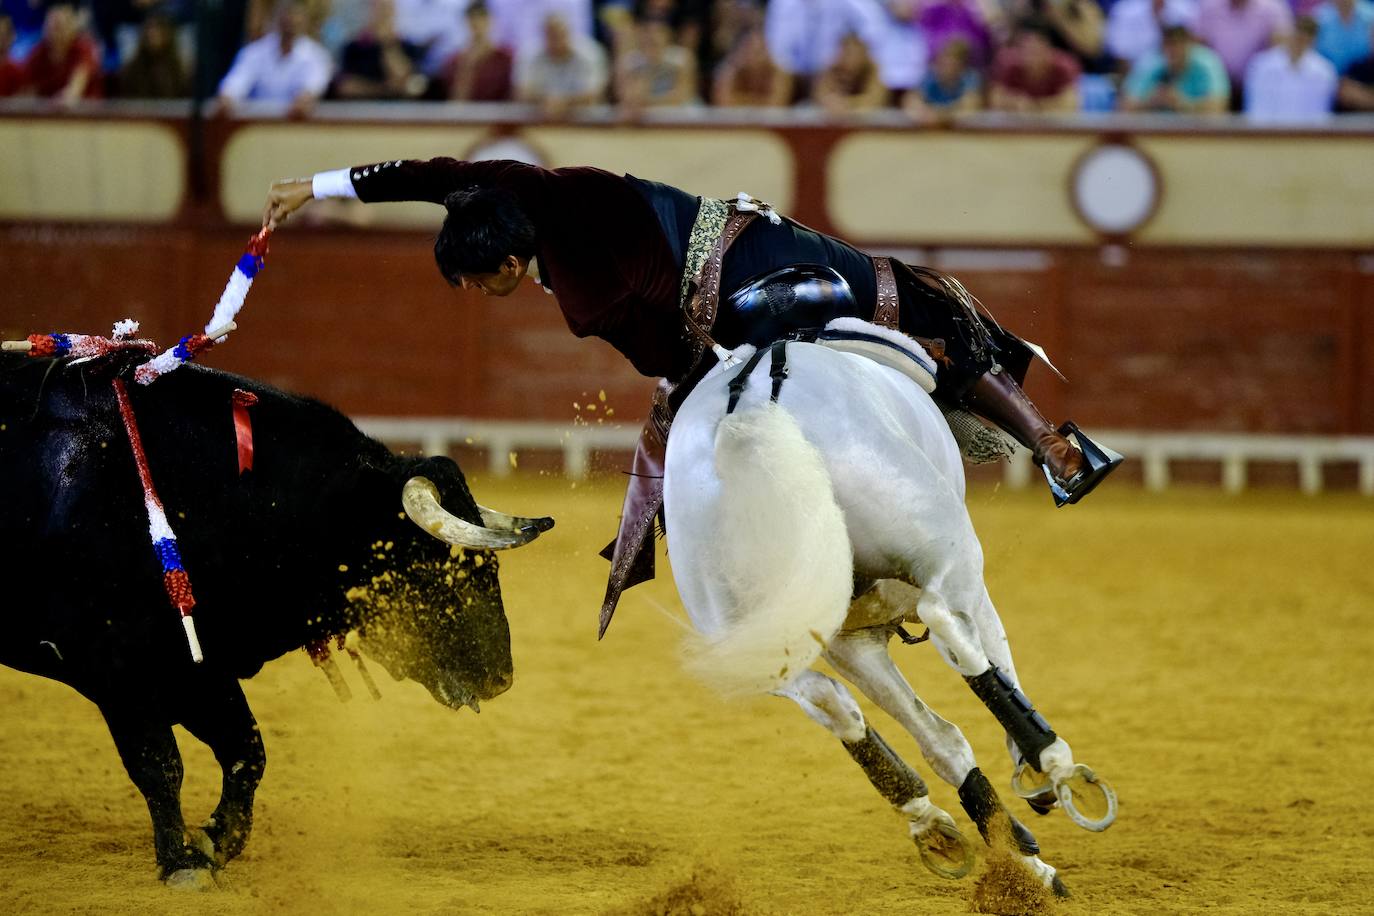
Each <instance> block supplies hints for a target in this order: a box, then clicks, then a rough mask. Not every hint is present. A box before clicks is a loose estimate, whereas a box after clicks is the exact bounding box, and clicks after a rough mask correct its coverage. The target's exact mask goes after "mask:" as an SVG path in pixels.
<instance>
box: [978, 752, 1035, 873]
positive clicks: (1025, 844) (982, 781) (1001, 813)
mask: <svg viewBox="0 0 1374 916" xmlns="http://www.w3.org/2000/svg"><path fill="white" fill-rule="evenodd" d="M959 803H960V804H961V805H963V806H964V813H965V814H967V815H968V816H969V820H971V821H973V823H975V824H976V825H978V832H979V833H980V834H982V836H983V842H985V843H987V844H988V845H992V836H991V826H992V824H993V822H994V821H996V820H999V819H1001V818H1006V824H1007V826H1008V828H1009V829H1010V830H1011V840H1012V842H1014V843H1015V844H1016V848H1017V849H1018V850H1020V852H1021V855H1023V856H1038V855H1040V844H1039V843H1037V842H1036V841H1035V834H1033V833H1031V832H1030V830H1028V829H1026V826H1025V825H1024V824H1022V823H1021V822H1020V821H1018V820H1017V819H1016V818H1014V817H1012V816H1011V814H1010V813H1008V812H1007V809H1006V808H1005V807H1003V805H1002V801H1001V799H999V798H998V797H997V792H996V791H994V790H993V788H992V783H990V782H988V778H987V777H986V776H984V775H983V771H982V770H980V769H978V768H977V767H974V768H973V769H971V770H969V771H968V775H967V776H965V777H964V783H963V785H961V786H959Z"/></svg>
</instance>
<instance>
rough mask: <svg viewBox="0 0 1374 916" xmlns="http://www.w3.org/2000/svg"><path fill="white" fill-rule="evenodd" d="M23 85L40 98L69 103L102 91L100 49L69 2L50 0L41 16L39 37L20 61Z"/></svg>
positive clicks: (93, 97)
mask: <svg viewBox="0 0 1374 916" xmlns="http://www.w3.org/2000/svg"><path fill="white" fill-rule="evenodd" d="M23 69H24V81H25V84H26V86H28V87H30V88H32V89H33V91H34V92H35V93H36V94H37V95H39V96H42V97H43V98H46V99H53V100H54V101H57V102H60V103H62V104H70V103H72V102H76V101H78V100H79V99H98V98H100V97H102V96H103V95H104V94H105V93H104V84H103V82H102V80H101V72H100V51H99V49H98V48H96V45H95V41H94V40H93V39H92V38H91V36H89V35H87V34H86V33H85V32H84V31H83V30H82V29H81V26H80V24H79V23H78V20H77V15H76V8H75V7H73V6H72V5H71V4H70V3H54V4H52V5H51V6H49V7H48V12H47V15H46V16H44V17H43V37H42V38H41V39H40V40H39V42H38V44H36V45H34V46H33V50H32V51H30V52H29V56H28V58H27V59H26V60H25V61H24V65H23Z"/></svg>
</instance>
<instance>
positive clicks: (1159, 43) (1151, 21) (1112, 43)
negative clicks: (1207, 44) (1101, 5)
mask: <svg viewBox="0 0 1374 916" xmlns="http://www.w3.org/2000/svg"><path fill="white" fill-rule="evenodd" d="M1196 23H1197V0H1117V2H1116V3H1114V4H1113V5H1112V9H1111V12H1109V13H1108V14H1107V51H1108V52H1109V53H1110V54H1111V55H1112V57H1114V58H1116V59H1117V60H1119V61H1124V62H1125V63H1127V64H1135V63H1136V62H1137V61H1139V60H1140V59H1141V58H1142V57H1144V56H1145V55H1147V54H1154V53H1156V52H1158V51H1160V50H1162V48H1163V35H1164V31H1163V30H1164V29H1165V28H1167V27H1168V26H1171V25H1181V26H1185V27H1187V29H1188V30H1189V31H1190V32H1191V31H1192V30H1193V27H1194V26H1195V25H1196Z"/></svg>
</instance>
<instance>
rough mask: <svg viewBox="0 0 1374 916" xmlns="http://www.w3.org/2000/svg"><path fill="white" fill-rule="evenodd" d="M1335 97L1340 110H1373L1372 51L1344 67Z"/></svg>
mask: <svg viewBox="0 0 1374 916" xmlns="http://www.w3.org/2000/svg"><path fill="white" fill-rule="evenodd" d="M1371 38H1374V35H1371ZM1336 99H1337V101H1338V102H1339V105H1340V109H1341V111H1374V52H1371V53H1370V55H1369V56H1367V57H1364V58H1361V59H1360V60H1357V61H1355V63H1353V64H1351V65H1350V66H1349V67H1347V68H1346V71H1345V73H1344V74H1343V75H1342V76H1341V82H1340V85H1339V88H1338V89H1337V90H1336Z"/></svg>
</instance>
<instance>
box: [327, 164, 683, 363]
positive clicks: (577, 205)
mask: <svg viewBox="0 0 1374 916" xmlns="http://www.w3.org/2000/svg"><path fill="white" fill-rule="evenodd" d="M349 174H350V177H351V178H352V180H353V188H354V190H355V191H356V192H357V194H358V198H359V199H360V200H363V201H365V202H368V203H373V202H377V201H398V200H426V201H430V202H431V203H436V204H443V202H444V198H446V197H447V196H448V195H449V194H450V193H452V192H453V191H457V190H460V189H462V188H468V187H496V188H504V189H505V190H507V191H510V192H511V193H512V194H514V195H515V198H516V199H517V200H518V201H519V202H520V205H521V207H522V208H523V209H524V211H525V213H526V215H528V216H529V218H530V221H531V222H532V223H534V229H535V239H536V257H537V258H538V259H539V271H540V276H541V278H542V280H543V282H544V283H545V285H547V286H548V287H549V288H550V289H552V290H553V293H554V295H555V296H556V297H557V299H558V306H559V308H560V309H562V311H563V317H564V319H565V320H566V321H567V322H568V328H569V329H571V331H572V332H573V334H575V335H577V336H578V337H600V338H601V339H602V340H604V341H606V342H607V343H609V344H610V345H611V346H613V347H615V348H616V349H617V350H619V351H620V352H621V353H623V354H624V355H625V356H626V357H627V358H628V359H629V360H630V362H631V363H632V364H633V365H634V367H635V368H636V369H637V370H639V371H640V372H641V373H643V374H644V375H647V376H654V377H657V376H663V377H665V378H679V377H681V375H682V374H683V373H685V372H686V371H687V369H689V368H690V366H688V365H687V361H688V360H689V358H690V355H689V351H688V349H687V347H686V345H685V343H684V341H683V340H682V320H681V318H680V317H679V315H680V309H679V303H678V290H679V282H680V277H681V269H680V268H679V267H678V265H677V262H676V260H675V258H674V255H673V252H672V250H671V249H670V246H669V243H668V239H667V237H666V236H665V235H664V233H663V228H662V226H661V224H660V223H659V221H658V218H657V216H655V214H654V210H653V207H652V206H650V204H649V203H648V201H646V200H645V199H644V197H643V195H641V194H640V193H639V192H638V191H636V190H635V188H634V187H633V186H632V185H631V184H630V182H628V181H627V180H626V179H625V178H623V177H621V176H619V175H613V174H611V173H610V172H606V171H602V170H601V169H595V168H566V169H543V168H539V167H537V166H533V165H526V164H525V163H522V162H512V161H509V160H491V161H485V162H463V161H460V160H457V159H449V158H439V159H430V160H428V161H420V160H404V161H394V162H384V163H381V164H378V165H368V166H357V167H355V168H353V169H351V170H350V172H349Z"/></svg>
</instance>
